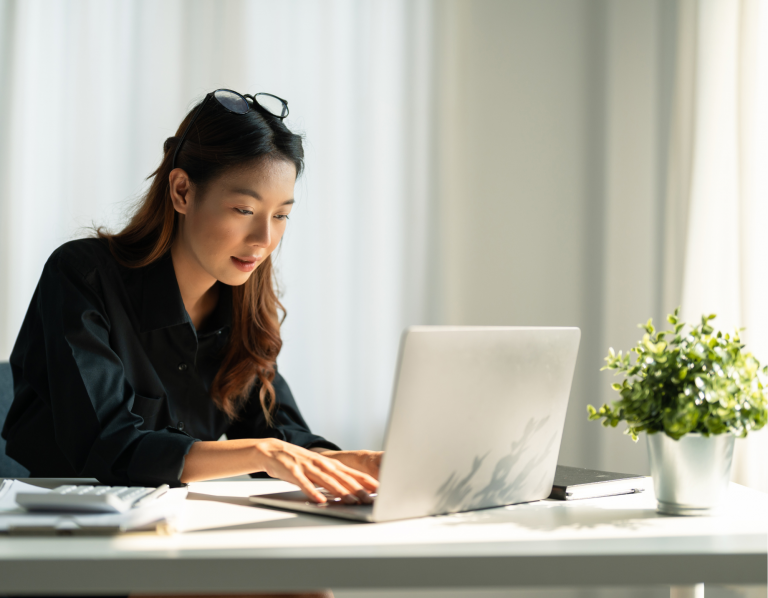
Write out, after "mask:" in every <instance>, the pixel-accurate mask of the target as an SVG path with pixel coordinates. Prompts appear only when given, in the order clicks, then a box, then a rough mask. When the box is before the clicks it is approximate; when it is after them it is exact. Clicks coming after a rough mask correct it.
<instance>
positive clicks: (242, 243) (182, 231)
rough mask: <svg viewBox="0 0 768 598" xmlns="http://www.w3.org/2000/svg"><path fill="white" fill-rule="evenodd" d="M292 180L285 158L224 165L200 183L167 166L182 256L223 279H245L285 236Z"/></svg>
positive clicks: (293, 170) (237, 282) (292, 172)
mask: <svg viewBox="0 0 768 598" xmlns="http://www.w3.org/2000/svg"><path fill="white" fill-rule="evenodd" d="M295 182H296V167H295V166H294V165H293V163H291V162H288V161H285V160H271V159H264V160H259V161H257V162H255V163H253V164H250V165H248V166H243V167H238V168H233V169H229V170H226V171H225V172H224V173H223V174H222V175H220V176H219V177H217V178H215V179H213V180H211V181H209V182H208V183H207V184H206V185H204V186H203V187H202V188H200V187H197V186H196V185H194V184H192V183H190V182H189V179H188V177H187V175H186V173H185V172H184V171H183V170H181V169H176V170H174V171H173V172H171V176H170V183H171V198H172V201H173V205H174V208H175V209H176V211H177V212H179V214H180V222H179V224H180V226H179V237H178V242H179V244H180V249H182V250H183V251H184V254H185V258H186V260H191V261H192V262H193V263H197V264H198V265H199V266H200V268H201V269H202V271H203V272H205V273H207V274H208V275H210V276H211V277H212V278H215V279H216V280H218V281H221V282H223V283H224V284H228V285H231V286H238V285H241V284H243V283H245V282H246V281H247V280H248V277H250V275H251V274H252V273H253V272H254V271H255V270H256V268H258V267H259V265H261V264H263V263H264V260H266V259H267V257H268V256H269V255H270V254H271V253H272V252H273V251H274V250H275V248H276V247H277V245H278V244H279V243H280V239H281V238H282V237H283V233H284V232H285V226H286V223H287V220H288V214H290V213H291V207H292V205H293V201H294V200H293V190H294V185H295ZM201 273H202V272H201Z"/></svg>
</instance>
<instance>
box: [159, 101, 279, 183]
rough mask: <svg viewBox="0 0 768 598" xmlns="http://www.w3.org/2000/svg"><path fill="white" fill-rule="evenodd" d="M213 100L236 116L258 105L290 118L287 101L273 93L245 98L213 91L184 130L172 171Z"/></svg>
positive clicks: (274, 113) (177, 147) (277, 115)
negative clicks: (189, 135) (188, 139)
mask: <svg viewBox="0 0 768 598" xmlns="http://www.w3.org/2000/svg"><path fill="white" fill-rule="evenodd" d="M211 98H214V99H215V100H216V101H217V102H218V103H219V104H220V105H221V106H223V107H224V108H225V109H226V110H228V111H229V112H233V113H235V114H247V113H248V112H250V111H251V110H253V106H252V105H255V104H258V105H259V107H260V108H261V109H262V110H265V111H266V112H269V113H270V114H271V115H272V116H276V117H277V118H279V119H280V120H283V119H284V118H285V117H286V116H288V102H287V100H284V99H283V98H278V97H277V96H274V95H272V94H271V93H257V94H256V95H250V94H245V95H244V96H243V95H240V94H239V93H237V92H236V91H232V90H231V89H217V90H216V91H212V92H211V93H209V94H208V95H207V96H205V99H204V100H203V101H202V103H201V104H200V107H199V108H198V109H197V111H196V112H195V114H194V115H193V116H192V120H190V121H189V124H188V125H187V128H186V129H184V133H182V135H181V139H179V142H178V143H177V144H176V150H175V151H174V152H173V161H172V162H171V170H173V169H174V168H176V156H177V155H178V153H179V148H181V145H182V144H183V143H184V139H186V137H187V133H189V130H190V129H191V128H192V125H193V124H194V123H195V121H196V120H197V117H198V116H199V115H200V113H201V112H202V111H203V108H204V107H205V105H206V104H207V103H208V100H210V99H211ZM249 99H250V100H251V103H249V102H248V100H249Z"/></svg>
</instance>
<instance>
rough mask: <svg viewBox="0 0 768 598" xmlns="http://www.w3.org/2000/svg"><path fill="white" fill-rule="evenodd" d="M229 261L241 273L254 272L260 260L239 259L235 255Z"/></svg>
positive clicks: (251, 258)
mask: <svg viewBox="0 0 768 598" xmlns="http://www.w3.org/2000/svg"><path fill="white" fill-rule="evenodd" d="M229 259H230V260H232V263H233V264H234V265H235V268H237V269H238V270H240V271H241V272H253V270H254V269H255V268H256V265H257V264H258V263H259V260H258V258H255V257H248V258H239V257H235V256H234V255H233V256H231V257H230V258H229Z"/></svg>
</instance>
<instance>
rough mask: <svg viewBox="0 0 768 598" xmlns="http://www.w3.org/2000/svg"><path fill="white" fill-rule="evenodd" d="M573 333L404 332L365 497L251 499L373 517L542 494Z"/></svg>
mask: <svg viewBox="0 0 768 598" xmlns="http://www.w3.org/2000/svg"><path fill="white" fill-rule="evenodd" d="M580 336H581V332H580V330H579V329H578V328H522V327H476V326H414V327H411V328H408V329H406V330H405V332H404V333H403V336H402V340H401V343H400V353H399V359H398V366H397V372H396V375H395V384H394V392H393V398H392V406H391V409H390V416H389V425H388V427H387V433H386V436H385V442H384V449H385V453H384V458H383V461H382V466H381V471H380V475H379V489H378V495H377V496H376V497H375V499H374V503H373V504H372V505H348V504H344V503H342V502H341V501H339V500H336V501H334V500H333V499H332V498H331V499H329V501H328V502H327V503H321V504H318V503H315V502H312V501H310V500H309V499H308V498H307V497H306V496H305V495H304V494H303V493H302V492H300V491H296V492H281V493H277V494H267V495H258V496H252V497H250V500H251V501H252V502H253V503H255V504H257V505H260V506H269V507H277V508H281V509H288V510H293V511H302V512H307V513H314V514H317V515H330V516H333V517H341V518H344V519H354V520H358V521H371V522H374V521H391V520H395V519H408V518H411V517H424V516H426V515H442V514H446V513H455V512H459V511H471V510H475V509H485V508H489V507H498V506H502V505H510V504H515V503H522V502H530V501H534V500H541V499H544V498H547V497H548V496H549V494H550V492H551V491H552V481H553V479H554V476H555V467H556V466H557V456H558V451H559V450H560V439H561V438H562V434H563V425H564V423H565V412H566V408H567V406H568V397H569V395H570V391H571V381H572V379H573V371H574V367H575V365H576V354H577V352H578V348H579V339H580Z"/></svg>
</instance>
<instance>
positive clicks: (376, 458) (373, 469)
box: [312, 448, 384, 480]
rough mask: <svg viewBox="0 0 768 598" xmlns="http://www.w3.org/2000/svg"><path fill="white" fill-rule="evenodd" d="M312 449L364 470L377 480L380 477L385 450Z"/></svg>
mask: <svg viewBox="0 0 768 598" xmlns="http://www.w3.org/2000/svg"><path fill="white" fill-rule="evenodd" d="M312 450H313V451H315V452H317V453H320V454H321V455H323V456H325V457H330V458H331V459H336V460H337V461H341V462H342V463H343V464H344V465H346V466H347V467H351V468H352V469H356V470H357V471H362V472H363V473H366V474H368V475H369V476H371V477H372V478H374V479H376V480H378V479H379V469H381V458H382V456H383V455H384V451H331V450H328V449H321V448H314V449H312Z"/></svg>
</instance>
